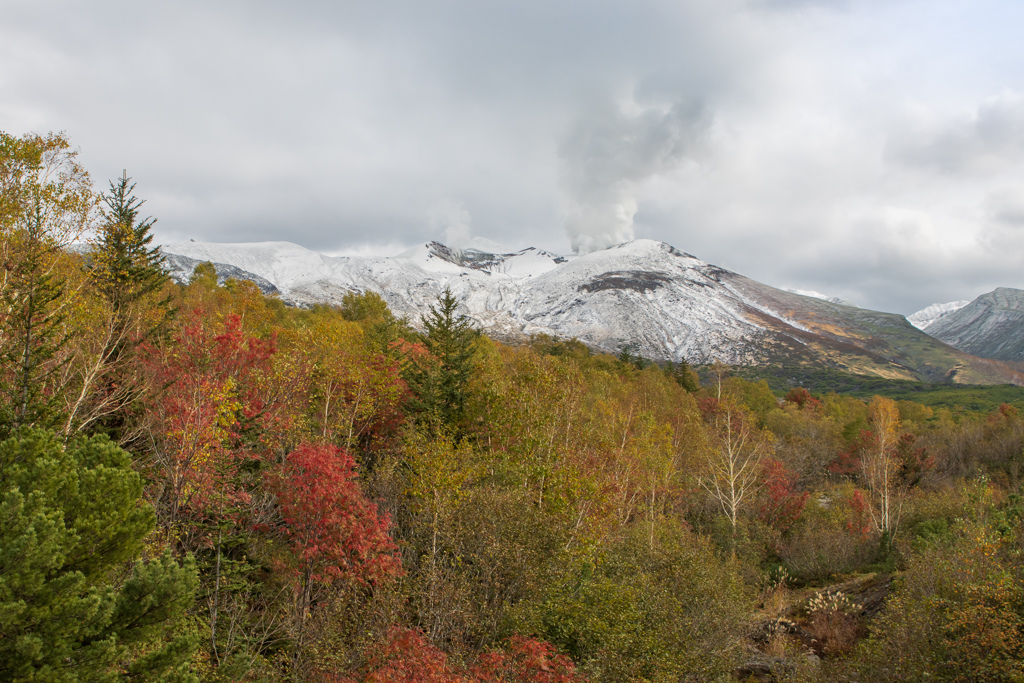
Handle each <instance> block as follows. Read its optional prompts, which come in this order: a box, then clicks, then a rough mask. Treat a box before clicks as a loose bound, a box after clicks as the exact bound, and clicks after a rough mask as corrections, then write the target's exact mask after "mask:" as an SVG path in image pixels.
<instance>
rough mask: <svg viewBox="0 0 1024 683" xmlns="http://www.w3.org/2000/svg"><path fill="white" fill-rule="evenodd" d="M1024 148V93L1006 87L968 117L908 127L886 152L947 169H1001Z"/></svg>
mask: <svg viewBox="0 0 1024 683" xmlns="http://www.w3.org/2000/svg"><path fill="white" fill-rule="evenodd" d="M1022 152H1024V95H1022V94H1020V93H1017V92H1012V91H1006V92H1003V93H1000V94H999V95H996V96H993V97H989V98H987V99H986V100H985V101H984V102H982V103H981V104H980V105H979V106H978V107H977V108H976V109H975V110H974V111H972V112H970V114H968V115H966V116H961V117H958V118H956V119H954V120H951V121H945V122H942V123H941V124H940V125H938V126H935V127H934V129H932V130H929V129H928V128H924V129H910V130H905V131H903V135H902V136H901V137H900V138H899V139H896V140H893V141H892V142H891V143H890V146H889V149H888V153H889V154H890V155H891V156H892V157H893V158H894V159H896V160H898V161H901V162H903V163H905V164H908V165H911V166H918V167H923V168H929V169H934V170H938V171H941V172H944V173H968V172H969V173H977V172H991V171H998V170H1001V169H1002V168H1005V167H1006V166H1007V165H1012V164H1018V163H1019V162H1020V156H1021V153H1022Z"/></svg>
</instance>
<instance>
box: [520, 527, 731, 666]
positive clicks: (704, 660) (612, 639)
mask: <svg viewBox="0 0 1024 683" xmlns="http://www.w3.org/2000/svg"><path fill="white" fill-rule="evenodd" d="M649 532H650V529H649V527H647V526H646V525H637V526H636V527H634V528H632V529H630V530H627V532H626V533H625V534H624V535H623V536H622V537H620V538H619V539H618V540H617V541H616V542H614V543H613V544H612V545H611V546H610V547H609V549H608V552H607V554H605V555H604V556H601V557H596V558H594V561H593V562H591V563H583V564H581V565H576V566H575V567H573V568H572V569H571V571H568V572H566V574H565V575H564V577H563V579H562V581H561V582H560V583H559V584H557V585H555V586H554V587H553V588H552V589H550V590H549V592H548V596H547V599H546V600H545V601H544V603H543V604H541V605H538V606H536V607H535V608H533V609H531V610H525V611H524V613H522V614H521V615H520V616H521V618H522V620H523V622H524V623H523V630H526V631H535V632H538V633H541V634H543V636H544V637H545V638H546V639H547V640H548V641H550V642H552V643H553V644H555V645H556V646H558V647H559V648H561V649H564V650H565V651H566V652H568V653H569V654H571V655H572V656H573V658H574V659H575V660H576V661H577V663H578V664H579V665H580V668H581V670H582V671H583V672H584V673H586V674H587V675H589V676H592V677H593V678H594V679H596V680H601V681H632V680H652V681H663V680H664V681H668V680H673V681H675V680H712V679H714V678H716V677H717V676H720V675H722V674H724V673H726V672H728V671H730V670H731V668H732V667H733V666H734V665H735V664H736V661H737V658H738V657H739V656H740V655H739V653H740V650H741V637H740V634H741V632H742V627H741V623H742V619H743V613H744V611H745V609H746V607H747V606H748V604H749V596H748V595H747V594H746V592H745V589H744V587H743V582H742V581H741V580H740V579H739V577H738V575H737V572H736V571H735V569H734V567H733V564H732V563H731V562H730V561H727V560H726V561H723V560H722V559H720V558H719V556H718V555H717V553H716V552H715V550H714V547H713V546H712V544H711V543H710V542H709V541H708V540H706V539H704V538H701V537H699V536H696V535H693V534H692V533H690V532H687V531H685V530H682V529H681V528H680V527H679V526H678V525H675V524H671V523H665V524H662V525H659V526H658V527H657V529H656V533H655V535H654V540H653V543H652V541H651V536H650V533H649Z"/></svg>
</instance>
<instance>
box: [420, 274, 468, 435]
mask: <svg viewBox="0 0 1024 683" xmlns="http://www.w3.org/2000/svg"><path fill="white" fill-rule="evenodd" d="M458 307H459V302H458V300H457V299H456V298H455V295H454V294H452V291H451V289H450V288H447V287H446V288H445V290H444V291H443V292H441V294H440V296H439V297H438V299H437V306H436V307H435V306H431V307H430V312H429V313H428V314H427V315H424V316H422V318H421V320H422V322H423V327H424V328H425V330H426V335H425V336H424V339H423V343H424V345H425V346H426V348H427V350H428V351H429V352H430V357H431V361H432V362H427V363H425V364H420V365H413V366H411V367H410V369H409V370H408V371H407V372H406V373H405V380H406V382H407V383H408V384H409V387H410V389H412V391H413V394H414V395H415V398H414V400H413V401H412V407H413V409H414V410H415V411H416V412H419V413H421V414H422V415H424V416H426V417H427V419H428V420H430V421H433V422H436V423H438V424H441V425H446V426H448V427H450V428H457V427H458V425H459V423H460V422H461V421H462V418H463V416H464V415H465V408H466V386H467V385H468V384H469V376H470V371H471V369H472V363H471V361H472V358H473V352H474V350H475V343H476V338H477V334H478V333H477V332H476V330H474V329H473V328H472V326H471V324H470V321H469V319H468V318H466V317H465V316H463V315H460V314H459V313H458Z"/></svg>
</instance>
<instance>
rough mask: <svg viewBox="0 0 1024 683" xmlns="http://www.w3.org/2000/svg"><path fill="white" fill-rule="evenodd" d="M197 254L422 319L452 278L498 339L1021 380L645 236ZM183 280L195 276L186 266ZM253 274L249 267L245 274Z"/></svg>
mask: <svg viewBox="0 0 1024 683" xmlns="http://www.w3.org/2000/svg"><path fill="white" fill-rule="evenodd" d="M163 251H164V253H165V254H168V255H178V256H181V257H185V258H187V259H189V261H188V262H194V263H198V262H202V261H210V262H213V263H215V264H220V265H218V266H217V267H218V272H221V268H222V267H223V266H224V265H228V266H233V267H234V268H237V269H238V270H239V271H240V272H244V273H248V274H252V276H253V277H254V278H259V281H262V282H266V283H269V284H271V285H272V286H274V287H276V288H277V289H278V290H279V291H280V295H281V297H282V298H283V299H284V300H286V301H289V302H291V303H294V304H298V305H310V304H314V303H327V304H337V303H340V301H341V298H342V297H343V296H344V294H345V293H346V292H349V291H363V290H372V291H375V292H378V293H380V294H381V295H382V296H383V297H384V298H385V299H386V300H387V302H388V304H389V305H390V306H391V308H392V310H394V311H395V312H396V313H397V314H399V315H406V316H408V317H409V318H410V320H412V321H413V322H414V323H416V322H418V320H419V316H420V315H421V314H422V313H424V312H426V310H427V307H428V306H429V305H430V304H432V303H434V302H435V301H436V299H437V295H438V294H439V293H440V292H441V291H442V290H443V289H444V288H445V287H450V288H451V290H452V291H453V292H454V293H455V295H456V296H457V297H458V298H459V299H460V301H462V304H463V306H464V312H465V314H466V315H467V316H469V317H470V318H472V319H473V320H474V321H475V322H476V323H477V324H478V325H479V326H480V327H482V328H483V329H485V330H487V331H488V333H489V334H492V335H495V336H498V337H503V338H516V337H520V338H521V337H524V336H529V335H533V334H549V335H553V336H557V337H567V338H568V337H575V338H578V339H580V340H581V341H583V342H585V343H586V344H588V345H590V346H592V347H594V348H597V349H601V350H604V351H609V352H613V353H614V352H617V351H618V350H619V349H621V348H622V347H623V346H625V345H627V344H631V345H633V347H634V348H635V350H636V352H637V353H639V354H641V355H643V356H646V357H648V358H652V359H656V360H671V361H679V360H681V359H685V360H687V361H689V362H691V363H712V362H715V361H723V362H726V363H729V364H738V365H766V364H788V365H812V366H815V367H828V368H837V369H843V370H847V371H850V372H856V373H861V374H868V375H876V376H880V377H888V378H900V379H918V380H925V381H953V382H969V383H1000V382H1016V381H1019V376H1017V375H1016V374H1015V373H1014V372H1013V371H1011V370H1010V369H1009V368H1007V367H1006V366H1004V365H1002V364H1001V363H997V362H991V361H981V360H980V359H977V358H974V357H972V356H970V355H968V354H966V353H963V352H961V351H957V350H955V349H953V348H951V347H949V346H947V345H945V344H943V343H941V342H938V341H936V340H935V339H933V338H932V337H929V336H928V335H926V334H924V333H923V332H921V331H919V330H918V329H916V328H915V327H913V326H912V325H911V324H910V323H908V322H907V320H906V319H905V318H903V316H900V315H895V314H891V313H880V312H877V311H868V310H864V309H860V308H856V307H854V306H848V305H843V304H841V303H834V302H831V301H828V300H823V299H820V298H816V297H810V296H804V295H801V294H797V293H794V292H787V291H783V290H779V289H776V288H774V287H770V286H768V285H764V284H761V283H758V282H755V281H753V280H750V279H749V278H745V277H743V276H741V275H738V274H736V273H732V272H730V271H727V270H724V269H722V268H719V267H717V266H714V265H711V264H709V263H706V262H704V261H701V260H700V259H698V258H696V257H694V256H691V255H690V254H686V253H683V252H681V251H679V250H677V249H675V248H674V247H671V246H669V245H668V244H665V243H662V242H655V241H652V240H635V241H633V242H628V243H625V244H620V245H618V246H616V247H612V248H610V249H605V250H602V251H597V252H592V253H589V254H586V255H585V256H578V257H562V256H557V255H554V254H550V253H547V252H544V251H540V250H537V249H524V250H522V251H519V252H515V253H509V254H489V253H485V252H481V251H476V250H465V251H458V250H453V249H450V248H449V247H447V246H445V245H443V244H439V243H437V242H430V243H427V244H424V245H421V246H419V247H416V248H414V249H411V250H409V251H407V252H404V253H402V254H399V255H398V256H394V257H379V258H356V257H330V256H326V255H323V254H318V253H316V252H313V251H310V250H308V249H304V248H302V247H299V246H297V245H294V244H289V243H285V242H273V243H254V244H207V243H202V242H184V243H180V244H172V245H167V246H165V247H163ZM188 262H186V261H184V260H179V261H177V262H176V263H178V264H180V265H181V266H183V268H182V269H180V270H179V271H178V277H179V278H182V277H187V275H186V274H185V270H186V269H187V263H188ZM243 277H244V276H243Z"/></svg>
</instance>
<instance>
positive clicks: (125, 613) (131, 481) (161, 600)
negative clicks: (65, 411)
mask: <svg viewBox="0 0 1024 683" xmlns="http://www.w3.org/2000/svg"><path fill="white" fill-rule="evenodd" d="M141 495H142V479H141V477H140V476H139V475H138V474H137V473H136V472H134V471H133V470H132V467H131V458H130V456H129V455H128V453H126V452H125V451H123V450H121V449H120V448H118V447H117V446H116V445H114V444H113V443H111V442H110V441H109V440H108V439H107V438H106V437H93V438H90V439H81V438H79V439H74V440H72V441H71V442H70V443H69V444H68V445H67V446H66V447H65V446H64V445H63V444H62V443H61V440H60V439H59V438H58V437H57V436H56V435H55V434H54V433H53V432H51V431H48V430H40V429H21V430H18V432H17V433H16V434H15V436H14V437H12V438H10V439H8V440H7V441H4V442H3V443H0V519H3V520H4V521H3V524H0V681H15V680H16V681H28V680H32V681H100V680H102V681H116V680H155V677H156V676H157V675H161V674H167V673H170V672H172V671H174V672H176V673H178V676H177V677H176V680H189V677H188V675H187V672H185V671H183V667H184V666H185V663H186V660H187V659H188V658H189V656H190V654H191V652H192V650H194V649H195V646H196V642H195V638H194V637H191V636H188V635H184V636H181V635H179V636H175V635H173V634H172V633H170V632H169V627H172V626H173V625H174V624H175V623H177V622H178V620H179V619H180V618H181V617H182V615H183V614H184V612H185V610H186V609H187V608H188V607H189V606H190V605H191V604H192V601H193V599H194V594H195V590H196V575H195V567H194V566H193V564H192V562H191V559H188V560H187V561H186V562H185V564H184V565H179V564H177V563H176V562H174V561H173V560H172V559H171V558H170V556H169V555H165V556H164V557H163V558H159V559H154V560H151V561H150V562H148V563H142V562H137V561H136V558H138V556H139V554H140V552H141V550H142V547H143V542H144V540H145V538H146V537H147V535H148V534H149V533H150V531H152V529H153V526H154V521H155V517H154V514H153V510H152V508H150V507H149V506H148V505H145V504H141V503H140V498H141ZM133 562H134V563H135V564H134V569H133V570H132V571H131V572H130V573H128V572H126V571H125V570H126V569H128V568H129V567H130V566H131V563H133ZM126 574H128V575H127V576H125V575H126Z"/></svg>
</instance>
